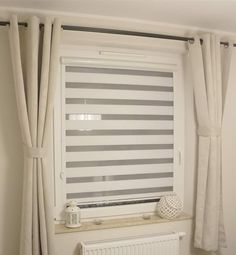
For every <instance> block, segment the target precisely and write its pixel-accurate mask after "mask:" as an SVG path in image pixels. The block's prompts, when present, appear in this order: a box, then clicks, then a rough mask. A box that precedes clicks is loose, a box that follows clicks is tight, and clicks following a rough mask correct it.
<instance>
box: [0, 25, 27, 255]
mask: <svg viewBox="0 0 236 255" xmlns="http://www.w3.org/2000/svg"><path fill="white" fill-rule="evenodd" d="M4 30H5V29H4ZM4 30H2V29H1V30H0V254H1V255H16V254H18V250H19V232H20V218H21V213H20V211H21V192H22V168H23V161H22V156H23V154H22V149H21V139H20V132H19V124H18V119H17V113H16V102H15V94H14V87H13V79H12V69H11V65H10V59H9V57H10V55H9V46H8V45H9V42H8V36H7V31H6V30H5V31H4Z"/></svg>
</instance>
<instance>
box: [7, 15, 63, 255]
mask: <svg viewBox="0 0 236 255" xmlns="http://www.w3.org/2000/svg"><path fill="white" fill-rule="evenodd" d="M39 25H40V23H39V19H38V18H37V17H32V18H30V20H29V22H28V27H27V28H26V36H27V38H26V46H25V47H26V64H25V66H23V63H22V61H21V59H22V56H21V54H22V53H21V45H20V36H19V33H20V32H19V28H18V20H17V16H15V15H13V16H12V17H11V21H10V28H9V40H10V50H11V59H12V68H13V76H14V86H15V94H16V100H17V109H18V117H19V122H20V128H21V133H22V142H23V146H24V183H23V202H22V222H21V246H20V254H21V255H52V254H54V248H53V233H54V223H53V200H52V199H53V198H52V190H51V183H50V182H51V180H50V176H51V173H52V169H50V167H49V164H48V158H47V156H48V155H47V154H48V151H47V148H48V146H49V144H50V137H49V135H48V134H49V133H50V126H51V123H52V110H53V101H54V95H55V93H54V92H55V89H56V85H57V82H56V78H57V70H58V66H59V54H58V52H59V41H60V31H61V24H60V20H57V19H56V20H55V21H54V23H53V29H52V22H51V20H50V19H49V18H46V20H45V22H44V28H43V29H41V30H40V27H39ZM41 37H43V40H40V38H41ZM41 41H42V45H41ZM23 70H25V79H24V77H23Z"/></svg>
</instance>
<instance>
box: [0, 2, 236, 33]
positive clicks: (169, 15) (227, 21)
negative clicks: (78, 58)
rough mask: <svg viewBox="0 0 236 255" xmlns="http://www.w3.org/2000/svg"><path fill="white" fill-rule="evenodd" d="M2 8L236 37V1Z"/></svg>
mask: <svg viewBox="0 0 236 255" xmlns="http://www.w3.org/2000/svg"><path fill="white" fill-rule="evenodd" d="M0 6H1V7H6V6H7V7H19V8H31V9H40V10H52V11H60V12H70V13H73V14H88V15H102V16H112V17H119V18H131V19H139V20H145V21H152V22H164V23H171V24H175V25H185V26H195V27H200V28H206V29H217V30H224V31H228V32H235V33H236V0H76V1H75V0H74V1H72V0H64V1H57V0H54V1H53V0H51V1H43V0H39V1H21V0H18V1H11V0H8V1H0Z"/></svg>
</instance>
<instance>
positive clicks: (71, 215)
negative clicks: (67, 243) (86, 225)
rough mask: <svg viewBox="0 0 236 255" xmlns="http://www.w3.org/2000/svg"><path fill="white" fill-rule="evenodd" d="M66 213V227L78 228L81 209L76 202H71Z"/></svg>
mask: <svg viewBox="0 0 236 255" xmlns="http://www.w3.org/2000/svg"><path fill="white" fill-rule="evenodd" d="M65 213H66V227H68V228H78V227H80V226H81V224H80V208H79V207H78V206H77V202H76V201H70V202H69V203H68V206H67V207H66V209H65Z"/></svg>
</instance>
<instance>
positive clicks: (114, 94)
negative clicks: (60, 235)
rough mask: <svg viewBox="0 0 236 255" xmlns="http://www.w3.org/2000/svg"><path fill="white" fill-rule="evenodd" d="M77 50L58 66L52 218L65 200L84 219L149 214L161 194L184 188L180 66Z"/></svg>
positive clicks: (179, 191) (59, 217)
mask: <svg viewBox="0 0 236 255" xmlns="http://www.w3.org/2000/svg"><path fill="white" fill-rule="evenodd" d="M100 53H101V52H100ZM83 54H84V55H85V57H75V58H62V64H61V90H60V92H59V96H58V98H60V100H58V107H57V109H56V111H55V159H56V160H55V163H56V164H55V177H56V178H55V180H56V208H57V216H58V215H60V216H58V219H61V218H63V214H62V213H61V212H62V211H63V208H64V206H65V204H66V202H68V201H69V200H71V199H72V200H76V201H77V203H78V205H79V206H80V207H81V208H82V218H85V219H89V218H93V217H108V216H112V215H116V216H119V215H124V214H125V215H128V214H133V213H147V212H153V211H154V210H155V206H156V201H157V199H158V198H159V197H160V196H161V195H164V194H169V193H171V192H173V191H174V192H177V193H178V194H180V195H181V194H182V189H183V188H182V186H183V176H182V165H181V162H180V161H181V155H182V154H181V151H182V149H183V134H182V131H183V130H181V129H182V127H183V123H182V122H183V111H182V110H183V108H182V109H181V105H182V101H183V95H181V93H182V91H181V85H179V82H180V78H178V77H180V70H178V68H179V67H178V65H177V64H175V63H173V62H172V63H171V64H172V65H170V66H171V68H168V66H167V65H164V64H161V65H160V64H157V63H155V61H158V60H159V59H156V58H155V57H153V56H152V62H146V61H145V62H144V61H143V60H140V59H139V60H138V61H137V62H134V61H133V59H132V55H131V56H128V60H127V59H126V60H123V59H121V58H120V56H119V57H118V58H117V57H116V55H115V56H114V54H108V58H104V56H101V54H99V57H98V56H96V54H94V58H91V51H89V54H88V55H89V57H86V51H83ZM105 56H107V54H105ZM122 56H123V55H122ZM135 56H136V57H137V56H138V55H135ZM149 61H151V60H149ZM172 61H173V60H172ZM166 66H167V67H166ZM173 67H174V68H173ZM177 95H179V96H180V98H177V97H176V96H177ZM179 102H181V103H179Z"/></svg>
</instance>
